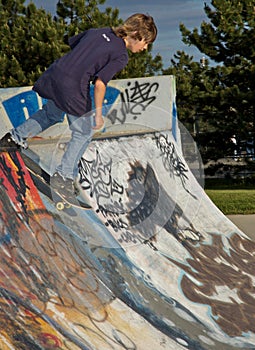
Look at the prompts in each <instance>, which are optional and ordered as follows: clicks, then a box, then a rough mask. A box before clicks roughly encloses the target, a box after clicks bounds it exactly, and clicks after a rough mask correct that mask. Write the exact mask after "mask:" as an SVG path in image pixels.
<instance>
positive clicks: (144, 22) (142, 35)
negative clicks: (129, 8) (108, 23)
mask: <svg viewBox="0 0 255 350" xmlns="http://www.w3.org/2000/svg"><path fill="white" fill-rule="evenodd" d="M113 30H114V32H115V34H116V35H117V36H119V37H120V38H122V39H124V40H125V39H127V38H130V39H133V40H138V41H144V42H145V43H146V44H151V43H153V41H154V40H155V39H156V37H157V27H156V25H155V23H154V20H153V18H152V17H151V16H149V15H144V14H142V13H136V14H134V15H132V16H130V17H128V18H127V19H126V21H125V22H124V23H123V24H122V25H121V26H119V27H116V28H113Z"/></svg>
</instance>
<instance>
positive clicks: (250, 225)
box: [228, 214, 255, 240]
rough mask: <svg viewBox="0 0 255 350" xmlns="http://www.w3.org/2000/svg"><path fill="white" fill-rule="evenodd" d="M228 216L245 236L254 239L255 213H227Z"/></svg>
mask: <svg viewBox="0 0 255 350" xmlns="http://www.w3.org/2000/svg"><path fill="white" fill-rule="evenodd" d="M228 218H229V219H230V220H231V221H232V222H233V223H234V224H235V225H236V226H237V227H238V228H239V229H240V230H241V231H243V232H244V233H245V234H247V236H249V237H250V238H252V240H255V214H252V215H228Z"/></svg>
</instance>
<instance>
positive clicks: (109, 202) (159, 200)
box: [80, 150, 201, 249]
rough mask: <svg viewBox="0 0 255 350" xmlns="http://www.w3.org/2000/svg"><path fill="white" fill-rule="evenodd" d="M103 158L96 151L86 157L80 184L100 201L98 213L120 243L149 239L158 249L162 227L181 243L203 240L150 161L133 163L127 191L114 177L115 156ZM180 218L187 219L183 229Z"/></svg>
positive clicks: (81, 171)
mask: <svg viewBox="0 0 255 350" xmlns="http://www.w3.org/2000/svg"><path fill="white" fill-rule="evenodd" d="M102 157H103V156H100V153H99V151H98V150H96V155H95V159H94V160H92V161H88V160H86V159H84V158H82V160H81V162H80V175H81V176H80V183H81V186H82V188H83V189H84V190H88V191H89V193H90V196H91V197H93V198H94V199H95V200H96V203H97V206H98V208H97V213H99V214H101V217H102V218H103V220H104V224H105V226H106V227H110V228H111V229H112V232H113V233H114V234H116V236H117V237H116V238H117V240H118V241H119V242H120V243H123V242H125V243H134V244H136V243H138V242H145V243H148V244H149V245H150V246H151V247H152V248H153V249H154V247H153V244H152V240H153V239H155V237H156V235H157V232H159V231H160V229H162V228H164V229H165V230H166V231H167V232H169V233H170V234H172V235H173V236H174V237H175V238H176V239H177V240H178V241H180V242H183V241H185V240H186V239H190V240H193V241H196V240H200V238H201V234H200V233H199V232H197V230H196V229H195V228H194V226H193V225H192V223H191V222H190V220H189V219H188V218H187V217H186V216H185V215H184V213H183V210H182V209H181V207H180V206H179V205H178V204H177V203H176V201H175V200H174V199H172V198H171V197H170V195H168V194H167V192H166V191H165V190H164V188H163V187H162V186H161V185H160V184H159V182H158V180H157V177H156V174H155V172H154V170H153V168H152V166H151V165H150V164H149V163H147V165H146V167H144V166H143V165H142V164H141V163H140V162H139V161H134V162H130V163H129V167H130V171H129V172H128V178H127V180H126V181H127V184H128V187H127V188H126V189H125V190H124V185H122V184H120V183H119V182H118V181H117V180H116V179H114V177H113V176H112V159H110V160H108V161H105V162H103V159H102ZM114 195H115V196H114ZM116 195H117V196H116ZM180 218H181V219H182V221H184V222H185V224H184V227H182V228H181V227H180V226H179V224H178V221H179V220H180Z"/></svg>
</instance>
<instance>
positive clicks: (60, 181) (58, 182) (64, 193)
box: [50, 172, 75, 201]
mask: <svg viewBox="0 0 255 350" xmlns="http://www.w3.org/2000/svg"><path fill="white" fill-rule="evenodd" d="M50 184H51V186H52V187H53V188H54V190H55V191H56V192H58V193H59V194H60V195H61V197H63V198H66V199H67V200H68V201H70V199H72V198H73V197H75V189H74V184H73V180H72V179H65V178H64V177H63V176H61V175H60V174H59V173H58V172H56V173H54V174H53V175H52V177H51V181H50Z"/></svg>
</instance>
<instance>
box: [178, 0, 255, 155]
mask: <svg viewBox="0 0 255 350" xmlns="http://www.w3.org/2000/svg"><path fill="white" fill-rule="evenodd" d="M204 10H205V13H206V15H207V17H208V19H209V21H203V22H202V24H201V26H200V31H199V30H198V29H197V28H195V29H193V31H190V30H188V29H187V28H186V27H185V26H184V24H180V30H181V33H182V37H183V41H184V43H186V44H187V45H194V46H196V47H197V48H198V49H199V50H200V52H201V56H202V55H206V56H207V57H208V58H209V59H210V60H211V61H212V62H214V65H213V66H212V67H209V66H208V65H207V66H205V67H203V69H202V71H201V72H197V71H196V69H194V67H197V66H198V65H199V62H197V65H195V66H194V67H192V66H190V69H191V71H192V72H193V73H194V74H191V72H189V74H190V76H191V79H190V80H189V75H188V76H186V77H185V73H186V72H183V73H180V71H178V75H179V80H181V81H182V82H183V81H184V82H185V80H188V82H186V84H188V85H189V91H191V96H193V97H191V96H190V97H188V100H190V101H191V103H193V104H192V105H191V108H190V110H191V115H189V117H192V113H193V114H194V110H196V114H197V115H199V126H200V131H208V130H209V131H211V134H210V137H213V135H215V136H214V139H213V140H212V143H213V144H215V145H216V144H217V140H223V143H224V142H225V144H227V143H228V144H229V139H230V137H231V135H233V134H236V133H237V131H238V133H239V137H240V138H247V134H248V132H254V131H255V129H254V128H255V48H254V39H255V16H254V15H255V0H225V1H222V0H212V1H211V6H209V5H207V4H205V6H204ZM177 59H178V58H177ZM174 67H175V68H176V62H175V65H174ZM195 76H196V78H195ZM183 88H184V83H181V85H179V86H178V84H177V91H178V93H180V90H183ZM195 94H196V95H197V96H196V97H195V96H194V95H195ZM180 96H182V93H181V94H180ZM194 97H195V98H194ZM184 104H185V103H184ZM181 106H182V101H181V102H180V103H179V106H178V109H179V111H180V110H181V108H182V107H181ZM182 114H183V115H185V113H184V112H181V115H182ZM186 117H187V116H186ZM204 146H206V147H207V148H208V135H207V137H206V139H205V144H204ZM222 150H223V148H222ZM224 151H225V150H224Z"/></svg>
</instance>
